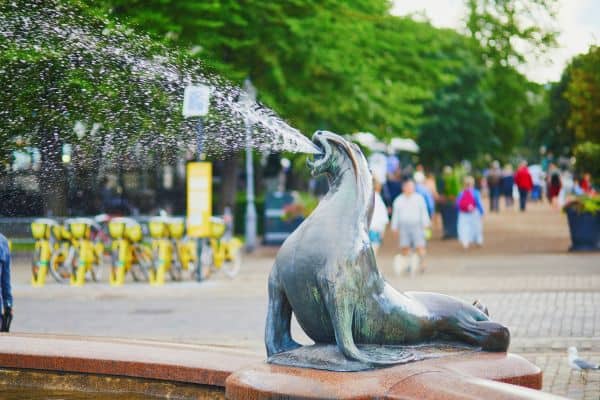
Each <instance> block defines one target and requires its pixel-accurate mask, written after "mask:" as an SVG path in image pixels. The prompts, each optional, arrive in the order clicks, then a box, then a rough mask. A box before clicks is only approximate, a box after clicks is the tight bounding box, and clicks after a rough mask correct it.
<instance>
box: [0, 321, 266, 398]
mask: <svg viewBox="0 0 600 400" xmlns="http://www.w3.org/2000/svg"><path fill="white" fill-rule="evenodd" d="M261 360H262V358H261V357H259V356H257V355H255V354H252V353H248V354H244V353H239V352H232V351H227V350H225V349H218V348H208V347H203V346H197V345H186V344H177V343H164V342H155V341H143V340H121V339H109V338H86V337H78V336H62V335H31V334H12V333H11V334H1V335H0V367H3V368H19V369H36V370H47V371H65V372H82V373H90V374H99V375H114V376H125V377H134V378H149V379H159V380H164V381H172V382H184V383H194V384H201V385H212V386H221V387H222V386H224V384H225V379H226V378H227V376H229V375H230V374H231V373H232V372H233V371H237V370H239V369H241V368H242V367H244V366H245V365H248V364H251V363H253V362H255V363H256V362H258V361H261Z"/></svg>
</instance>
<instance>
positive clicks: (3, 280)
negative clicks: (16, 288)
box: [0, 233, 13, 332]
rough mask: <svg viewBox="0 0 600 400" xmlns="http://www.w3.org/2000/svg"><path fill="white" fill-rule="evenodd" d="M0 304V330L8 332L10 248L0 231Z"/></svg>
mask: <svg viewBox="0 0 600 400" xmlns="http://www.w3.org/2000/svg"><path fill="white" fill-rule="evenodd" d="M0 304H1V305H2V324H1V328H0V331H2V332H8V331H9V330H10V323H11V322H12V318H13V297H12V288H11V286H10V250H9V248H8V240H6V238H5V237H4V235H2V234H1V233H0Z"/></svg>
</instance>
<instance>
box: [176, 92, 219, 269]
mask: <svg viewBox="0 0 600 400" xmlns="http://www.w3.org/2000/svg"><path fill="white" fill-rule="evenodd" d="M210 91H211V88H210V87H209V86H206V85H189V86H187V87H186V88H185V90H184V93H183V116H184V118H190V117H197V118H198V119H197V128H196V129H197V130H196V135H197V154H196V157H197V159H198V161H200V160H201V157H202V156H201V154H202V131H203V125H202V117H204V116H205V115H206V114H208V106H209V104H210ZM188 166H189V165H188ZM208 171H211V169H209V170H208ZM190 175H191V174H190V173H189V168H188V174H187V178H186V179H187V181H188V185H187V186H188V189H187V190H188V193H187V197H188V212H187V217H188V234H189V231H190V227H191V226H193V227H194V228H195V229H196V230H197V228H198V225H200V227H202V226H204V227H205V228H206V224H207V223H209V220H210V214H211V213H212V211H211V200H210V199H211V196H212V193H208V194H207V193H203V192H205V191H207V190H212V183H207V181H206V180H207V179H211V176H208V177H207V176H204V177H194V178H195V182H194V184H193V185H190V181H191V180H192V179H191V178H192V177H191V176H190ZM190 186H192V187H194V188H196V190H193V191H191V190H190ZM198 188H202V189H201V190H198ZM191 196H195V201H198V202H200V203H201V204H193V205H192V204H190V202H191V201H190V198H191ZM192 206H193V207H192ZM190 236H194V237H195V238H196V260H197V261H196V262H197V263H198V265H197V268H198V270H197V273H196V280H197V281H201V280H202V278H203V276H202V261H201V260H202V238H201V234H200V233H198V232H195V233H194V235H190Z"/></svg>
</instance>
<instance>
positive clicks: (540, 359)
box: [13, 204, 600, 399]
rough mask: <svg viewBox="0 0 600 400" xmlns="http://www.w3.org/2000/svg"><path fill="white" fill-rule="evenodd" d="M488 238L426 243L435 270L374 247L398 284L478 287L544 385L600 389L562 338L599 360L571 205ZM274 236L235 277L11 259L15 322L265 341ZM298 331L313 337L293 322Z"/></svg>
mask: <svg viewBox="0 0 600 400" xmlns="http://www.w3.org/2000/svg"><path fill="white" fill-rule="evenodd" d="M484 222H485V245H484V247H483V248H477V249H472V250H469V251H463V250H462V249H461V248H460V247H459V245H458V243H457V242H456V241H443V240H441V239H439V227H437V228H436V230H435V235H434V239H433V240H432V241H431V243H430V245H429V255H428V258H427V266H428V268H427V271H426V272H425V274H423V275H418V276H416V277H414V278H410V277H408V276H395V275H394V273H393V272H392V268H391V265H392V258H393V255H394V254H395V247H394V245H395V243H393V240H391V239H392V237H391V235H388V238H387V241H386V243H385V245H384V247H383V248H382V251H381V253H380V255H379V256H378V262H379V267H380V269H381V271H382V272H383V274H384V275H385V276H386V278H387V279H388V280H389V281H390V283H391V284H392V285H393V286H395V287H396V288H398V289H400V290H427V291H435V292H442V293H447V294H450V295H453V296H458V297H461V298H463V299H465V300H467V301H472V300H474V299H479V300H480V301H482V302H483V303H485V304H486V305H487V306H488V308H489V310H490V314H491V316H492V317H493V318H494V319H495V320H497V321H499V322H501V323H503V324H505V325H507V326H508V327H509V328H510V330H511V334H512V343H511V347H510V350H511V351H512V352H514V353H518V354H521V355H523V356H524V357H526V358H528V359H529V360H531V361H532V362H534V363H535V364H537V365H538V366H539V367H540V368H542V369H543V371H544V390H546V391H549V392H552V393H555V394H559V395H563V396H567V397H570V398H574V399H600V371H596V372H590V373H589V374H588V376H587V380H584V379H582V378H581V377H580V375H579V373H576V372H571V371H570V369H569V367H568V365H567V356H566V349H567V347H568V346H577V348H578V349H579V351H580V356H581V357H583V358H586V359H589V360H592V361H594V362H600V255H599V254H598V253H596V254H591V253H587V254H582V253H569V252H567V249H568V247H569V234H568V228H567V222H566V217H565V216H564V215H563V214H561V213H559V212H557V211H553V210H550V209H549V207H548V206H547V205H545V204H544V205H533V206H531V207H530V209H529V210H528V211H527V212H526V213H520V212H518V211H513V210H508V211H505V210H502V211H501V213H500V214H499V215H489V214H488V215H486V217H485V221H484ZM276 251H277V249H276V248H260V249H259V250H258V251H256V252H255V254H252V255H248V256H246V257H245V260H244V265H243V271H242V272H241V273H240V275H239V276H238V277H237V278H236V279H234V280H230V279H228V278H227V277H225V276H221V275H215V276H213V277H212V278H211V279H210V280H208V281H205V282H203V283H200V284H198V283H195V282H182V283H168V284H166V285H165V286H163V287H150V286H149V285H146V284H134V283H130V284H127V285H125V286H123V287H120V288H112V287H110V286H108V284H107V283H100V284H88V285H86V286H85V287H83V288H72V287H69V286H61V285H58V284H55V283H53V282H49V283H48V284H47V285H46V287H43V288H32V287H31V286H30V285H29V283H28V282H29V273H30V260H29V258H28V256H26V255H21V256H19V255H17V256H16V257H15V266H14V272H13V274H14V276H13V282H14V292H15V314H16V318H15V321H14V325H13V330H14V331H18V332H36V333H66V334H77V335H94V336H116V337H125V338H146V339H159V340H170V341H177V342H190V343H200V344H207V345H212V346H221V347H231V348H235V349H237V350H241V351H248V352H258V353H261V354H262V353H264V349H263V345H262V336H263V328H264V318H265V313H266V301H267V294H266V281H267V275H268V273H269V270H270V268H271V265H272V262H273V258H274V255H275V253H276ZM294 335H295V336H296V337H297V338H298V339H299V341H304V342H307V341H308V340H307V338H306V336H304V335H303V334H302V332H301V331H300V330H299V329H298V327H297V326H294Z"/></svg>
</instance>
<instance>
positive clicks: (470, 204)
mask: <svg viewBox="0 0 600 400" xmlns="http://www.w3.org/2000/svg"><path fill="white" fill-rule="evenodd" d="M476 206H477V204H476V203H475V196H473V191H472V190H465V191H464V192H463V194H462V197H461V198H460V201H459V202H458V209H459V210H460V211H462V212H472V211H473V210H475V207H476Z"/></svg>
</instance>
